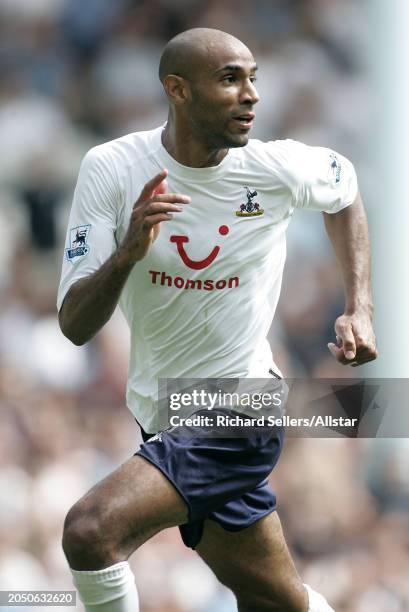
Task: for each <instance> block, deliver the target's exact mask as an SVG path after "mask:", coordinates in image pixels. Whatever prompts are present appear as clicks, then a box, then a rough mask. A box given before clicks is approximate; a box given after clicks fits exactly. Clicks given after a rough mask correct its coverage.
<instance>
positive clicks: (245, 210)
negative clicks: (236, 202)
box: [236, 185, 264, 217]
mask: <svg viewBox="0 0 409 612" xmlns="http://www.w3.org/2000/svg"><path fill="white" fill-rule="evenodd" d="M244 189H245V190H246V196H247V202H246V203H245V204H244V203H242V204H240V210H236V215H237V217H258V216H260V215H262V214H263V213H264V209H263V208H260V204H259V203H258V202H253V198H255V197H256V195H257V191H256V190H255V189H253V190H252V189H250V188H249V187H247V185H244Z"/></svg>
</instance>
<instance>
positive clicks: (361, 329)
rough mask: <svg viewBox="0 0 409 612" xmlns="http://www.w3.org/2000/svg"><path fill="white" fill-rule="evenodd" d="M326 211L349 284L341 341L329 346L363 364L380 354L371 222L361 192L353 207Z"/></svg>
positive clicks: (339, 324)
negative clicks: (330, 212) (370, 241)
mask: <svg viewBox="0 0 409 612" xmlns="http://www.w3.org/2000/svg"><path fill="white" fill-rule="evenodd" d="M323 214H324V221H325V227H326V230H327V234H328V236H329V238H330V240H331V242H332V245H333V248H334V251H335V254H336V256H337V259H338V262H339V264H340V266H341V270H342V276H343V280H344V287H345V311H344V314H342V315H341V316H340V317H338V318H337V320H336V321H335V333H336V338H337V344H334V343H332V342H330V343H329V344H328V348H329V350H330V352H331V353H332V355H333V356H334V357H335V359H336V360H337V361H339V362H340V363H342V364H344V365H348V364H350V365H353V366H355V365H361V364H363V363H366V362H368V361H372V360H373V359H376V358H377V356H378V353H377V350H376V340H375V333H374V329H373V301H372V289H371V261H370V246H369V236H368V223H367V220H366V214H365V209H364V205H363V203H362V199H361V196H360V194H359V192H358V195H357V197H356V199H355V201H354V203H353V204H351V205H350V206H347V207H346V208H344V209H343V210H341V211H339V212H337V213H333V214H328V213H323Z"/></svg>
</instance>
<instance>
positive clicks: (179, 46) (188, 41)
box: [159, 28, 251, 83]
mask: <svg viewBox="0 0 409 612" xmlns="http://www.w3.org/2000/svg"><path fill="white" fill-rule="evenodd" d="M227 50H231V51H244V50H246V51H247V52H248V53H249V54H250V51H249V50H248V49H247V47H246V45H244V43H242V42H241V40H239V39H238V38H235V37H234V36H232V35H231V34H227V32H222V31H221V30H214V29H212V28H193V29H191V30H186V31H185V32H181V33H180V34H177V36H175V37H174V38H172V39H171V40H170V41H169V42H168V43H167V45H166V47H165V48H164V50H163V53H162V56H161V59H160V63H159V78H160V80H161V81H162V83H163V81H164V79H165V77H166V76H168V75H169V74H176V75H178V76H181V77H184V78H185V79H189V80H192V79H193V78H194V76H198V75H200V73H201V72H202V71H203V69H206V67H207V68H211V66H212V63H213V61H214V60H215V59H216V58H217V57H218V55H219V53H220V52H221V51H227ZM250 55H251V54H250Z"/></svg>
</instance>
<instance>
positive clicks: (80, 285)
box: [58, 170, 190, 346]
mask: <svg viewBox="0 0 409 612" xmlns="http://www.w3.org/2000/svg"><path fill="white" fill-rule="evenodd" d="M166 176H167V171H166V170H162V171H161V172H160V173H159V174H157V175H156V176H155V177H154V178H153V179H151V180H150V181H148V183H146V185H145V187H144V188H143V190H142V192H141V195H140V196H139V198H138V200H137V201H136V202H135V204H134V207H133V210H132V214H131V218H130V222H129V227H128V231H127V233H126V236H125V238H124V240H123V242H122V243H121V245H120V246H119V247H118V249H117V250H116V251H115V252H114V253H113V254H112V255H111V257H109V259H107V261H105V263H103V264H102V265H101V267H100V268H99V269H98V270H96V271H95V272H94V273H93V274H91V275H89V276H86V277H84V278H81V279H80V280H78V281H76V282H75V283H74V284H73V285H72V286H71V287H70V289H69V290H68V292H67V295H66V296H65V298H64V302H63V305H62V307H61V309H60V312H59V317H58V318H59V323H60V327H61V331H62V332H63V334H64V335H65V336H66V337H67V338H68V339H69V340H71V342H73V343H74V344H76V345H78V346H79V345H82V344H85V342H88V340H90V339H91V338H92V337H93V336H94V335H95V334H96V333H97V332H98V331H99V330H100V329H101V328H102V327H103V326H104V325H105V323H106V322H107V321H108V320H109V319H110V317H111V315H112V313H113V311H114V310H115V307H116V305H117V304H118V301H119V297H120V295H121V291H122V289H123V286H124V285H125V283H126V281H127V279H128V276H129V274H130V272H131V270H132V269H133V267H134V265H135V264H137V262H138V261H140V260H141V259H143V258H144V257H145V255H146V254H147V253H148V251H149V248H150V246H151V244H152V243H153V242H154V240H156V238H157V236H158V234H159V229H160V223H161V222H162V221H168V220H170V219H172V213H175V212H176V213H177V212H181V211H182V210H183V208H182V207H181V206H180V204H187V203H188V202H189V201H190V198H189V197H188V196H186V195H182V194H174V193H173V194H172V193H166V180H165V179H166Z"/></svg>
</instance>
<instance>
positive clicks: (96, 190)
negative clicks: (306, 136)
mask: <svg viewBox="0 0 409 612" xmlns="http://www.w3.org/2000/svg"><path fill="white" fill-rule="evenodd" d="M162 129H163V127H160V128H158V129H155V130H152V131H148V132H138V133H134V134H130V135H128V136H124V137H122V138H119V139H117V140H113V141H111V142H108V143H106V144H102V145H99V146H97V147H94V148H93V149H91V150H90V151H89V152H88V153H87V155H86V156H85V158H84V160H83V163H82V165H81V169H80V173H79V177H78V183H77V186H76V189H75V193H74V200H73V205H72V210H71V215H70V219H69V226H68V231H67V241H66V246H65V253H64V263H63V268H62V277H61V283H60V287H59V292H58V308H60V307H61V305H62V302H63V300H64V296H65V295H66V293H67V291H68V289H69V288H70V286H71V285H72V284H73V283H75V282H76V281H77V280H79V279H80V278H83V277H85V276H88V275H90V274H92V273H93V272H94V271H95V270H97V269H98V268H99V267H100V266H101V265H102V264H103V263H104V261H106V259H108V257H109V256H110V255H111V254H112V252H113V251H114V250H115V249H116V247H117V245H118V244H119V243H120V242H121V241H122V240H123V238H124V236H125V233H126V231H127V228H128V224H129V217H130V214H131V211H132V207H133V205H134V203H135V201H136V200H137V199H138V197H139V194H140V192H141V190H142V188H143V186H144V184H145V183H146V182H147V181H148V180H149V179H151V178H152V177H153V176H154V175H155V174H157V173H158V172H159V171H160V170H161V169H163V168H167V169H168V171H169V176H168V179H167V181H168V190H169V192H175V193H183V194H186V195H189V196H190V197H191V198H192V201H191V203H190V204H188V205H186V206H184V211H183V212H182V213H176V214H174V217H173V219H172V220H171V221H166V222H165V223H162V224H161V229H160V233H159V237H158V239H157V240H156V241H155V242H154V244H153V245H152V247H151V249H150V251H149V253H148V255H147V256H146V257H145V258H144V259H143V260H142V261H140V262H138V263H137V264H136V265H135V266H134V268H133V270H132V272H131V274H130V276H129V278H128V280H127V282H126V285H125V287H124V289H123V291H122V294H121V298H120V307H121V309H122V311H123V313H124V315H125V317H126V319H127V321H128V324H129V327H130V331H131V354H130V365H129V377H128V387H127V403H128V406H129V408H130V410H131V411H132V412H133V414H134V415H135V417H136V418H137V420H138V421H139V422H140V423H141V425H142V426H143V428H144V429H145V431H147V432H150V433H152V432H156V431H157V429H158V426H159V425H158V415H157V410H156V408H155V400H156V398H157V390H158V379H159V378H179V377H180V378H221V377H226V378H230V377H232V378H236V377H254V378H256V377H263V378H267V377H268V376H269V374H268V371H269V369H270V368H273V369H274V370H276V371H278V372H279V370H278V368H277V367H276V366H275V364H274V363H273V357H272V353H271V350H270V347H269V345H268V342H267V339H266V338H267V333H268V330H269V328H270V325H271V322H272V319H273V316H274V312H275V309H276V305H277V301H278V297H279V294H280V287H281V279H282V273H283V267H284V261H285V256H286V246H285V231H286V229H287V226H288V223H289V221H290V219H291V216H292V214H293V211H294V209H296V208H306V209H311V210H316V211H325V212H328V213H336V212H338V211H339V210H341V209H342V208H344V207H346V206H348V205H349V204H351V203H352V202H353V201H354V199H355V197H356V194H357V180H356V175H355V171H354V168H353V166H352V164H351V162H350V161H348V160H347V159H346V158H345V157H343V156H341V155H339V154H338V153H335V152H333V151H331V150H329V149H326V148H322V147H310V146H307V145H304V144H302V143H299V142H295V141H292V140H284V141H271V142H267V143H264V142H261V141H259V140H250V141H249V142H248V144H247V145H246V146H245V147H241V148H235V149H230V150H229V152H228V154H227V155H226V157H225V158H224V159H223V160H222V162H221V163H220V164H219V165H217V166H213V167H209V168H191V167H187V166H183V165H181V164H179V163H178V162H177V161H176V160H175V159H174V158H173V157H171V156H170V155H169V153H168V152H167V151H166V149H165V148H164V147H163V145H162V142H161V132H162Z"/></svg>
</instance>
